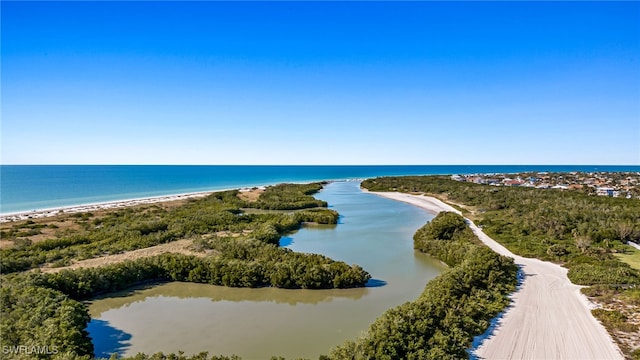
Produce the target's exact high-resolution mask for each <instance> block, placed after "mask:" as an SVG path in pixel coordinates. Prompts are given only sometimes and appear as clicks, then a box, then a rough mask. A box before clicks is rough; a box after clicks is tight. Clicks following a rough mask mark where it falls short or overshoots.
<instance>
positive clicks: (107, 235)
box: [0, 183, 338, 274]
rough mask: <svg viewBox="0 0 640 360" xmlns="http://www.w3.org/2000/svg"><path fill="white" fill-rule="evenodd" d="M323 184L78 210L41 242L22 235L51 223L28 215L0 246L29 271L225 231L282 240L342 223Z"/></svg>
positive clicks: (6, 264) (5, 267)
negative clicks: (9, 243) (244, 196)
mask: <svg viewBox="0 0 640 360" xmlns="http://www.w3.org/2000/svg"><path fill="white" fill-rule="evenodd" d="M321 188H322V184H320V183H314V184H307V185H299V184H281V185H276V186H271V187H268V188H267V189H266V190H265V191H264V192H263V193H262V194H261V195H260V197H259V198H258V200H257V201H256V202H249V201H244V200H241V199H240V198H239V197H238V191H237V190H232V191H222V192H217V193H214V194H211V195H210V196H208V197H206V198H204V199H199V200H191V201H188V202H187V203H186V204H185V205H184V206H179V207H176V208H170V209H165V208H162V207H160V206H151V207H148V208H144V209H132V208H127V209H122V210H118V211H114V212H109V213H107V214H104V215H101V216H96V215H94V214H91V213H83V214H74V215H72V216H69V217H68V218H67V219H66V220H65V222H72V223H73V225H74V226H75V229H73V230H72V229H71V228H67V229H66V230H64V231H59V232H57V233H56V234H55V235H54V236H52V237H51V238H48V239H45V240H42V241H38V242H32V241H31V240H30V239H29V237H28V236H20V235H27V234H31V235H29V236H33V235H37V234H36V232H37V231H38V230H39V229H42V228H44V227H46V226H48V225H46V224H35V223H33V221H26V222H24V223H20V224H16V225H14V226H13V227H11V228H8V229H6V230H4V231H3V232H2V234H1V235H2V238H3V240H13V241H14V244H15V245H14V246H13V247H10V248H5V249H2V250H0V257H1V258H2V272H3V273H5V274H6V273H12V272H16V271H24V270H28V269H31V268H35V267H38V266H41V265H43V264H47V263H49V264H54V265H55V266H65V265H68V264H70V262H71V261H72V260H83V259H89V258H94V257H98V256H104V255H109V254H117V253H121V252H124V251H131V250H136V249H141V248H146V247H151V246H155V245H160V244H163V243H168V242H171V241H175V240H179V239H184V238H194V237H198V236H201V235H205V234H211V233H216V232H223V231H225V232H231V233H243V232H245V233H246V232H249V231H251V232H253V237H255V238H259V239H260V240H265V241H267V242H271V243H277V241H278V239H280V237H281V235H282V234H284V233H287V232H291V231H293V230H296V229H298V228H299V227H300V226H301V224H302V223H304V222H315V223H320V224H335V223H337V220H338V214H337V212H335V211H333V210H330V209H326V208H319V207H321V206H326V203H325V202H323V201H319V200H316V199H315V198H314V197H313V196H311V195H312V194H313V193H315V192H317V191H319V190H320V189H321ZM252 207H257V208H264V209H278V210H298V209H305V210H301V211H300V210H299V211H295V212H287V213H283V212H273V213H269V212H266V213H246V212H245V211H243V209H245V208H252ZM311 207H313V208H311ZM25 229H29V231H31V232H27V231H26V230H25Z"/></svg>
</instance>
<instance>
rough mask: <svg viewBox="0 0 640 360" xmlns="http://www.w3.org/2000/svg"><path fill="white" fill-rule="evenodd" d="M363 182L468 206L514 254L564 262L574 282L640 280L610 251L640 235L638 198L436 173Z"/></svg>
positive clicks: (380, 188) (485, 228)
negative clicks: (484, 181) (475, 181)
mask: <svg viewBox="0 0 640 360" xmlns="http://www.w3.org/2000/svg"><path fill="white" fill-rule="evenodd" d="M362 186H363V187H365V188H367V189H369V190H371V191H401V192H422V193H427V194H432V195H435V196H438V197H441V198H444V199H445V200H449V201H452V202H454V203H460V204H463V205H465V206H467V207H470V208H471V209H473V213H470V214H468V215H469V216H471V217H473V218H474V220H475V221H476V223H477V224H478V225H480V226H482V228H483V231H484V232H485V233H487V235H489V236H491V237H492V238H494V239H496V240H498V241H499V242H500V243H501V244H503V245H505V246H506V247H507V248H508V249H509V250H511V251H512V252H513V253H515V254H518V255H521V256H526V257H535V258H539V259H542V260H548V261H554V262H559V263H563V264H564V265H565V266H566V267H567V268H569V278H570V279H571V281H572V282H574V283H576V284H579V285H595V284H627V285H629V284H640V273H639V272H638V271H637V270H635V269H632V268H631V267H630V266H629V265H627V264H625V263H622V262H620V261H618V260H617V259H616V258H615V257H613V256H612V254H613V253H616V252H624V251H626V245H624V244H625V243H626V241H629V240H632V241H636V242H638V241H640V201H638V200H635V199H622V198H609V197H602V196H590V195H587V194H583V193H580V192H573V191H562V190H556V189H531V188H521V187H494V186H489V185H479V184H473V183H468V182H459V181H454V180H450V179H448V178H446V177H438V176H408V177H388V178H387V177H385V178H376V179H369V180H366V181H364V182H363V183H362ZM467 212H468V211H467Z"/></svg>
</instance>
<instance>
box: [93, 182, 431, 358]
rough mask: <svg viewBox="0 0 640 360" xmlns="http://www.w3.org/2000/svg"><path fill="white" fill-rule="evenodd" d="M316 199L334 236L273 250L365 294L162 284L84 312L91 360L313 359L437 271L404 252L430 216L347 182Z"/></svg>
mask: <svg viewBox="0 0 640 360" xmlns="http://www.w3.org/2000/svg"><path fill="white" fill-rule="evenodd" d="M316 197H317V198H319V199H322V200H326V201H327V202H328V203H329V204H330V207H332V208H334V209H335V210H337V211H338V212H340V214H341V218H340V224H338V225H337V226H324V227H305V228H303V229H301V230H300V231H298V232H296V233H295V234H292V235H290V236H288V237H285V238H283V239H282V240H281V245H283V246H286V247H288V248H291V249H293V250H295V251H300V252H313V253H321V254H324V255H327V256H329V257H331V258H333V259H336V260H342V261H345V262H347V263H349V264H358V265H361V266H362V267H363V268H364V269H365V270H367V271H369V273H371V275H372V276H373V278H374V279H375V281H374V282H372V285H375V286H371V287H367V288H362V289H347V290H284V289H274V288H263V289H241V288H227V287H220V286H212V285H205V284H190V283H168V284H162V285H158V286H147V287H140V288H135V289H132V290H129V291H126V292H123V293H119V294H116V296H113V295H112V296H111V297H109V298H104V299H97V300H95V301H93V303H92V304H91V305H90V313H91V316H92V318H93V320H92V322H91V323H90V325H89V327H88V331H89V333H90V334H91V336H92V338H93V339H94V345H95V350H96V355H97V356H108V355H109V353H111V352H115V351H117V352H119V353H120V354H123V355H135V354H136V353H138V352H146V353H155V352H158V351H163V352H177V351H178V350H182V351H184V352H185V353H187V354H194V353H198V352H200V351H208V352H209V353H210V354H212V355H213V354H217V355H231V354H236V355H239V356H241V357H243V358H244V359H265V358H266V359H268V358H269V357H271V356H272V355H278V356H285V357H286V358H298V357H305V358H312V359H313V358H317V357H318V356H319V355H320V354H326V353H328V352H329V350H330V349H331V348H333V347H334V346H336V345H339V344H341V343H343V342H344V341H345V340H347V339H354V338H356V337H357V336H358V335H360V334H361V332H362V331H365V330H366V329H367V328H368V327H369V325H370V324H371V323H372V322H373V321H374V320H375V319H376V318H377V317H378V316H379V315H380V314H382V313H383V312H384V311H385V310H386V309H389V308H391V307H394V306H396V305H399V304H401V303H404V302H406V301H410V300H413V299H415V298H417V297H418V296H419V294H420V293H421V291H422V289H423V288H424V286H425V284H426V283H427V282H428V281H429V280H430V279H432V278H434V277H435V276H437V275H438V274H439V273H440V271H441V270H442V266H441V265H440V264H439V263H438V261H436V260H434V259H431V258H429V257H427V256H425V255H423V254H420V253H416V252H414V250H413V243H412V236H413V234H414V232H415V231H416V230H417V229H418V228H419V227H420V226H422V225H423V224H424V223H425V222H426V221H428V220H430V219H431V217H432V216H431V215H429V214H427V213H426V212H424V211H423V210H420V209H418V208H415V207H413V206H410V205H407V204H404V203H400V202H395V201H392V200H388V199H384V198H380V197H378V196H375V195H372V194H367V193H363V192H361V191H360V189H359V183H357V182H336V183H332V184H329V185H328V186H327V187H326V188H325V189H324V190H323V191H322V192H320V193H319V194H318V195H317V196H316Z"/></svg>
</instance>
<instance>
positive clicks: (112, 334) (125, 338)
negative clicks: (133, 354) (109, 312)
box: [87, 319, 131, 359]
mask: <svg viewBox="0 0 640 360" xmlns="http://www.w3.org/2000/svg"><path fill="white" fill-rule="evenodd" d="M87 331H88V332H89V335H90V336H91V339H92V340H93V348H94V350H93V353H94V356H95V357H96V358H107V359H108V358H109V357H110V356H111V354H113V353H118V354H122V353H124V352H125V351H127V349H129V347H130V346H131V343H130V340H131V334H127V333H126V332H124V331H122V330H120V329H116V328H114V327H113V326H111V325H109V322H108V321H104V320H98V319H91V322H89V325H88V326H87Z"/></svg>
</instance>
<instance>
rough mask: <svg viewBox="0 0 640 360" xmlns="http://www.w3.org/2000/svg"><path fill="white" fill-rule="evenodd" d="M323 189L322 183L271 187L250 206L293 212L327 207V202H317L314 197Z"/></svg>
mask: <svg viewBox="0 0 640 360" xmlns="http://www.w3.org/2000/svg"><path fill="white" fill-rule="evenodd" d="M320 189H322V184H321V183H312V184H286V186H282V185H281V186H270V187H268V188H266V189H265V191H264V192H263V193H262V194H260V198H259V199H258V201H256V202H252V203H249V204H248V205H249V206H250V207H253V208H257V209H267V210H293V209H308V208H316V207H326V206H327V203H326V201H322V200H317V199H315V198H314V197H313V196H311V195H313V194H315V193H316V192H318V191H320Z"/></svg>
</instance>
